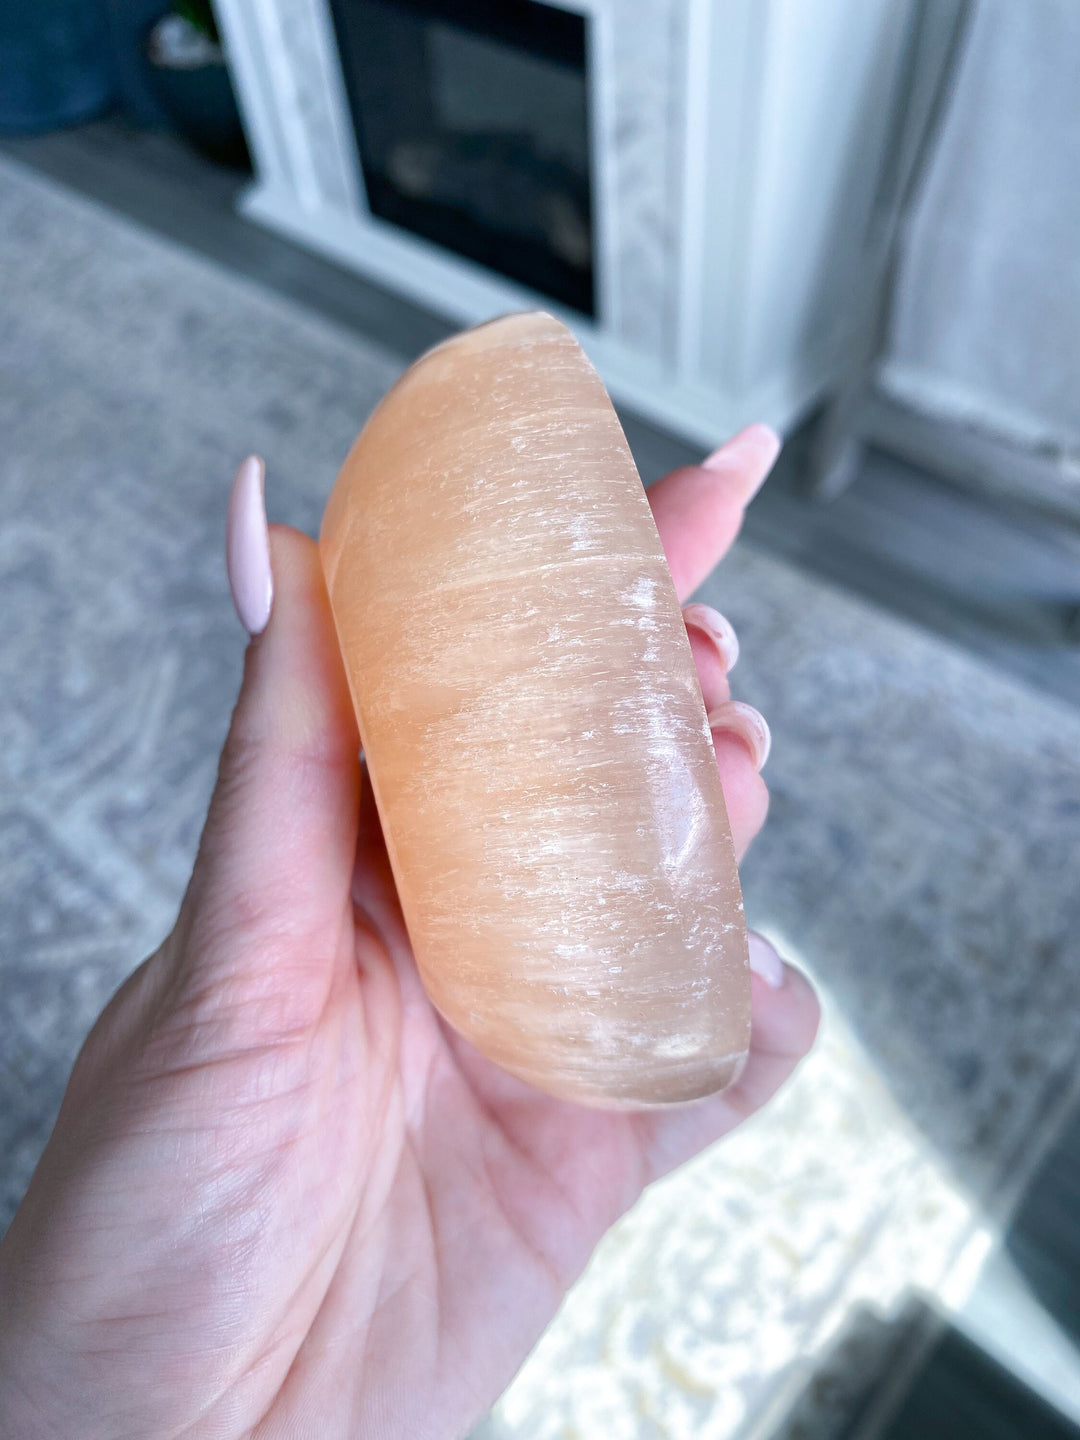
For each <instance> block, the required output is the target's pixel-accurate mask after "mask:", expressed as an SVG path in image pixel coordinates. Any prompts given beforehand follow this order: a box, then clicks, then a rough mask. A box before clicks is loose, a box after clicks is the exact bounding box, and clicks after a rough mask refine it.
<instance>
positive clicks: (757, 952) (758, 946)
mask: <svg viewBox="0 0 1080 1440" xmlns="http://www.w3.org/2000/svg"><path fill="white" fill-rule="evenodd" d="M748 939H749V941H750V969H751V970H753V972H754V974H755V975H760V976H761V978H762V980H764V981H765V984H766V985H768V986H769V988H770V989H772V990H779V989H780V986H781V985H783V983H784V962H783V960H781V959H780V956H779V955H778V954H777V953H776V951H775V950H774V949H773V947H772V946H771V945H770V944H769V942H768V940H766V939H765V936H764V935H759V934H757V932H756V931H754V930H751V931H750V934H749V936H748Z"/></svg>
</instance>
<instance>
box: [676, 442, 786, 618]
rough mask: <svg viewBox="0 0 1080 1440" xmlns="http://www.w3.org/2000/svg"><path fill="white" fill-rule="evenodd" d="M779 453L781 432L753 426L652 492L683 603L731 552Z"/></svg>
mask: <svg viewBox="0 0 1080 1440" xmlns="http://www.w3.org/2000/svg"><path fill="white" fill-rule="evenodd" d="M779 453H780V438H779V436H778V435H777V434H776V433H775V431H773V430H770V429H769V427H768V426H767V425H748V426H747V427H746V429H745V430H740V431H739V433H738V434H737V435H734V436H732V438H731V439H730V440H729V441H728V442H727V444H726V445H722V446H721V447H720V449H719V450H716V451H714V452H713V454H712V455H710V456H709V457H708V458H707V459H705V460H703V461H702V462H701V464H700V465H684V466H683V467H682V468H681V469H679V470H673V471H672V472H671V474H670V475H665V476H664V478H663V479H662V480H658V481H657V482H656V484H655V485H654V486H652V488H651V489H650V490H649V492H648V497H649V504H650V505H651V506H652V512H653V519H654V520H655V521H656V528H657V530H659V532H660V541H661V544H662V545H663V547H664V553H665V555H666V556H667V562H668V565H669V566H670V567H671V578H672V579H673V580H674V581H675V589H676V591H677V592H678V595H679V603H680V604H682V602H683V601H684V600H685V599H686V598H687V596H688V595H692V594H693V592H694V591H695V590H696V589H697V587H698V586H699V585H700V584H701V582H702V581H703V580H704V579H705V578H706V576H708V575H709V573H710V572H711V571H712V570H713V568H714V566H716V564H717V563H718V562H719V561H720V560H722V559H723V557H724V556H725V555H726V554H727V552H728V550H729V549H730V548H731V544H732V541H733V540H734V539H735V536H736V535H737V534H738V533H739V528H740V526H741V525H742V519H743V512H744V511H745V510H746V507H747V505H749V503H750V501H751V500H752V499H753V498H754V496H755V495H756V494H757V492H758V490H760V488H761V486H762V485H763V484H764V482H765V477H766V476H767V475H768V473H769V471H770V470H771V469H772V467H773V464H774V463H775V461H776V457H777V455H779Z"/></svg>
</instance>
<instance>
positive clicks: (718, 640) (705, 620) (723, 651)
mask: <svg viewBox="0 0 1080 1440" xmlns="http://www.w3.org/2000/svg"><path fill="white" fill-rule="evenodd" d="M682 613H683V619H684V620H685V621H686V623H687V625H692V626H693V627H694V629H695V630H697V631H698V632H699V634H701V635H704V636H705V637H706V638H707V639H708V640H711V641H712V643H713V645H715V646H716V652H717V654H718V655H719V656H720V661H721V664H722V665H723V667H724V669H725V670H734V668H735V665H736V662H737V661H738V659H739V637H738V636H737V635H736V634H735V627H734V625H732V623H731V621H730V620H729V619H728V618H727V616H726V615H721V614H720V611H719V610H714V609H713V608H712V606H711V605H703V604H702V603H701V602H700V601H698V600H695V601H694V602H693V604H692V605H684V606H683V612H682Z"/></svg>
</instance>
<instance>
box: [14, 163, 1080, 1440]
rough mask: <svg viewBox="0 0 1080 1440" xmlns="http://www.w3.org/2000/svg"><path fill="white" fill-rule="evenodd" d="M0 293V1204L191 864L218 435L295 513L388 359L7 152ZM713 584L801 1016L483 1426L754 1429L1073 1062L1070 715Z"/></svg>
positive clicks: (760, 885)
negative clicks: (799, 1061)
mask: <svg viewBox="0 0 1080 1440" xmlns="http://www.w3.org/2000/svg"><path fill="white" fill-rule="evenodd" d="M0 290H2V296H0V432H2V433H3V435H4V445H3V447H2V449H0V613H2V615H3V618H4V625H3V627H2V628H0V877H2V881H0V967H2V973H0V1157H2V1158H0V1203H2V1206H3V1216H4V1219H5V1220H6V1218H7V1216H8V1215H9V1214H10V1212H11V1209H12V1207H13V1205H14V1204H15V1202H16V1201H17V1199H18V1196H19V1195H20V1194H21V1192H22V1189H23V1188H24V1186H25V1183H26V1180H27V1178H28V1175H29V1172H30V1169H31V1167H32V1165H33V1163H34V1159H35V1156H36V1155H37V1153H38V1151H39V1150H40V1147H41V1145H42V1143H43V1142H44V1138H45V1135H46V1134H47V1131H48V1127H49V1125H50V1124H51V1120H52V1117H53V1115H54V1113H55V1109H56V1106H57V1104H58V1101H59V1096H60V1093H61V1091H62V1087H63V1084H64V1079H65V1077H66V1073H67V1070H68V1068H69V1066H70V1063H71V1060H72V1058H73V1055H74V1053H75V1050H76V1048H77V1046H78V1044H79V1041H80V1039H81V1037H82V1036H83V1034H84V1033H85V1031H86V1029H87V1028H88V1026H89V1024H90V1022H91V1020H92V1018H93V1016H94V1014H95V1013H96V1011H97V1010H98V1008H99V1007H100V1005H101V1004H102V1003H103V1001H104V999H105V998H106V997H107V995H108V994H109V993H110V991H111V990H112V989H113V988H114V987H115V985H116V984H117V983H118V982H119V980H120V979H121V978H122V977H123V976H124V975H125V974H126V973H127V972H128V971H129V970H130V969H131V968H132V967H133V966H134V965H135V964H136V963H137V962H138V960H139V959H140V958H141V956H142V955H143V954H144V953H145V952H146V950H147V949H148V948H150V947H151V946H153V945H154V944H155V943H156V942H157V941H158V940H159V939H160V937H161V936H162V934H163V933H164V932H165V930H166V929H167V927H168V925H169V923H170V920H171V917H172V915H173V913H174V910H175V906H176V904H177V901H178V898H179V895H180V892H181V889H182V887H183V884H184V881H185V878H186V874H187V870H188V867H189V865H190V861H191V857H192V853H193V850H194V846H195V843H196V839H197V835H198V830H199V825H200V823H201V818H202V813H203V809H204V807H205V803H206V799H207V796H208V794H209V790H210V786H211V783H212V779H213V773H214V766H215V763H216V751H217V747H218V745H219V743H220V740H221V737H222V735H223V733H224V729H225V726H226V724H227V720H228V711H229V707H230V704H231V702H232V698H233V695H234V694H235V690H236V685H237V681H238V677H239V667H240V659H241V654H242V648H243V637H242V635H241V632H240V629H239V626H238V625H237V623H236V621H235V619H234V618H233V616H232V614H231V610H230V607H229V601H228V596H227V590H226V585H225V578H224V572H223V565H222V560H221V545H222V527H223V522H224V513H225V504H226V499H227V492H228V483H229V479H230V477H231V473H232V469H233V467H234V465H235V463H236V461H237V460H238V459H239V458H240V457H241V456H242V455H243V454H245V453H247V452H248V451H249V450H253V449H255V450H260V451H261V452H262V453H263V454H265V455H266V457H267V461H268V467H269V482H268V493H269V503H270V510H271V515H272V517H273V518H275V519H281V520H288V521H291V522H293V523H295V524H298V525H301V526H302V527H304V528H306V529H308V530H310V531H314V530H315V529H316V527H317V525H318V520H319V516H320V513H321V510H322V506H323V502H324V500H325V496H326V494H327V492H328V490H329V487H330V485H331V483H332V481H333V478H334V475H335V474H336V472H337V469H338V466H339V465H340V463H341V460H342V458H343V456H344V454H345V452H346V450H347V448H348V446H349V444H350V443H351V441H352V438H353V436H354V434H355V431H356V428H357V424H358V422H359V421H360V419H361V418H362V417H363V415H364V414H366V413H367V411H368V410H369V409H370V408H371V406H372V405H373V404H374V403H375V401H376V400H377V399H378V397H379V396H380V395H381V394H382V393H383V392H384V391H385V390H386V389H387V387H388V386H389V384H390V383H391V382H392V380H393V379H394V378H395V376H396V375H397V373H398V372H399V370H400V368H401V366H400V362H399V361H398V360H397V359H396V358H395V357H394V356H392V355H391V354H389V353H388V352H387V351H385V350H380V349H378V348H377V347H375V346H373V345H369V344H364V343H361V342H359V341H357V340H356V339H355V338H354V337H349V336H347V335H345V334H344V333H342V332H340V331H337V330H335V329H334V328H333V327H332V326H331V325H329V324H327V323H326V322H325V321H321V320H314V319H312V318H310V317H309V316H308V315H307V314H306V313H305V312H303V311H302V310H300V309H298V308H296V307H295V306H293V305H292V304H290V303H288V302H285V301H282V300H280V299H277V298H274V297H272V296H270V295H268V294H267V293H265V292H264V291H262V290H260V289H258V288H257V287H256V286H254V285H252V284H250V283H249V282H245V281H239V280H236V279H235V278H230V277H229V276H227V275H226V274H224V273H223V272H222V271H220V270H219V269H217V268H216V267H215V266H213V265H211V264H208V263H206V262H205V261H201V260H198V259H195V258H193V257H192V256H191V255H190V254H187V253H185V252H183V251H181V250H179V249H178V248H176V247H174V246H171V245H169V244H165V243H162V242H161V241H160V240H156V239H151V238H149V237H147V236H146V235H145V234H143V233H141V232H139V231H137V230H136V229H134V228H133V227H131V226H130V225H128V224H126V223H121V222H118V221H116V220H115V219H113V218H111V217H109V216H108V215H106V214H104V213H102V212H101V211H99V210H97V209H95V208H94V207H93V206H92V205H89V204H87V203H86V202H84V201H78V200H75V199H73V198H71V197H70V196H68V195H67V194H66V193H65V192H63V191H61V190H59V189H57V188H55V187H53V186H51V185H49V184H47V183H43V182H40V181H38V180H36V179H32V178H30V177H29V175H28V174H27V173H26V172H23V171H20V170H18V169H17V168H16V167H14V166H9V165H7V164H5V165H3V166H2V167H0ZM704 597H705V598H707V599H709V600H711V601H712V602H713V603H717V604H719V605H720V606H721V608H724V609H726V610H727V613H728V614H729V615H730V616H731V618H732V619H733V620H734V621H735V623H736V625H737V626H738V628H739V631H740V638H741V640H742V647H743V659H742V660H741V661H740V665H739V668H738V670H737V671H736V672H735V680H736V693H737V694H738V695H739V696H740V697H742V698H745V699H747V700H749V701H751V702H752V703H754V704H756V705H758V706H759V707H760V708H762V709H763V710H764V711H765V713H766V714H767V715H768V717H769V719H770V721H771V723H772V725H773V730H774V739H775V743H774V747H773V755H772V758H771V760H770V763H769V769H768V776H769V779H770V783H771V785H772V788H773V796H774V799H773V813H772V818H771V822H770V825H769V827H768V829H767V830H766V832H765V834H764V835H763V836H762V838H761V840H760V841H759V842H758V844H757V846H756V847H755V849H754V851H753V852H752V853H751V856H750V858H749V860H748V861H747V864H746V866H745V868H744V883H745V887H746V891H747V907H748V911H749V914H750V917H751V919H752V920H753V921H755V922H756V923H757V924H758V925H759V926H760V927H762V928H764V929H766V930H767V931H768V932H769V933H771V934H772V935H774V936H775V937H776V938H777V939H778V940H779V941H780V942H781V943H782V944H783V945H784V946H786V947H787V948H788V949H789V951H790V952H791V953H793V954H794V955H795V956H796V957H801V958H802V959H804V960H805V961H806V963H807V964H808V965H809V966H810V967H811V968H812V970H813V971H814V973H815V974H816V975H817V976H818V977H819V978H820V979H821V981H822V982H823V983H824V984H825V986H826V987H827V990H828V994H829V997H830V1006H829V1015H830V1019H829V1025H828V1027H827V1031H826V1039H825V1041H824V1043H823V1044H822V1046H821V1048H820V1050H819V1052H818V1054H817V1055H816V1056H815V1057H814V1059H813V1060H812V1061H811V1062H809V1063H808V1064H807V1066H806V1067H805V1068H804V1070H803V1072H802V1074H801V1076H800V1079H799V1080H798V1082H797V1083H796V1085H795V1086H793V1087H792V1088H791V1090H790V1091H789V1092H788V1094H787V1095H786V1096H785V1097H784V1098H783V1099H782V1100H781V1101H779V1102H778V1103H777V1104H776V1105H775V1106H774V1107H773V1109H772V1110H771V1111H770V1112H767V1113H766V1115H764V1116H763V1117H761V1118H760V1119H758V1120H756V1121H755V1122H754V1123H753V1124H752V1125H750V1126H749V1127H747V1129H746V1130H745V1132H744V1133H743V1134H742V1135H741V1136H739V1137H737V1138H735V1139H733V1140H732V1141H731V1142H730V1143H729V1144H727V1145H725V1146H721V1147H718V1148H717V1149H716V1150H715V1151H713V1152H711V1153H710V1154H709V1155H707V1156H705V1157H704V1158H703V1159H702V1160H701V1161H699V1162H698V1164H697V1165H696V1167H692V1168H691V1169H689V1170H688V1171H686V1172H684V1174H683V1175H681V1176H679V1177H677V1178H676V1179H675V1180H673V1181H671V1182H667V1184H666V1187H658V1188H657V1189H656V1190H655V1191H653V1192H652V1193H651V1194H650V1195H649V1196H647V1197H646V1199H645V1201H644V1203H643V1204H642V1205H641V1206H640V1207H638V1209H636V1210H635V1211H634V1212H633V1213H632V1215H631V1216H630V1217H629V1218H628V1220H627V1221H626V1222H625V1224H624V1225H623V1226H622V1227H621V1228H620V1229H619V1230H618V1231H616V1232H615V1234H614V1235H613V1236H612V1237H611V1239H610V1241H609V1242H606V1243H605V1246H604V1248H603V1249H602V1251H601V1253H600V1255H599V1256H598V1259H597V1262H596V1264H595V1265H594V1266H593V1268H592V1269H591V1271H590V1272H589V1274H588V1275H587V1276H586V1277H585V1280H584V1281H583V1283H582V1285H581V1287H580V1288H579V1290H578V1291H577V1292H575V1294H574V1295H573V1296H572V1297H571V1300H570V1301H569V1302H568V1305H567V1307H566V1309H565V1311H564V1313H563V1315H562V1316H561V1317H560V1318H559V1320H558V1321H557V1322H556V1324H555V1325H554V1326H553V1327H552V1330H551V1331H550V1332H549V1335H548V1336H547V1337H546V1338H545V1340H544V1342H542V1345H541V1347H540V1349H539V1350H538V1351H537V1354H536V1356H535V1357H534V1360H533V1361H532V1362H530V1367H529V1368H527V1369H526V1371H524V1372H523V1374H522V1377H521V1378H520V1380H519V1381H518V1382H517V1384H516V1386H515V1387H513V1388H512V1389H511V1391H510V1393H509V1394H508V1396H507V1397H506V1399H505V1401H504V1402H503V1406H502V1407H501V1408H500V1410H499V1411H497V1412H496V1414H495V1416H494V1417H493V1418H492V1420H491V1422H490V1424H489V1427H488V1428H489V1431H490V1432H491V1433H493V1434H498V1435H500V1436H502V1435H517V1434H521V1435H526V1434H528V1435H529V1436H530V1440H537V1437H540V1436H543V1435H544V1434H552V1435H557V1436H559V1437H570V1436H572V1435H574V1434H575V1432H576V1433H578V1434H588V1433H601V1432H600V1431H599V1430H598V1429H597V1425H599V1423H600V1422H599V1421H597V1422H596V1424H595V1425H594V1424H593V1422H592V1417H594V1416H597V1415H602V1416H603V1417H608V1418H605V1419H604V1422H603V1423H604V1426H605V1427H606V1428H604V1429H603V1431H602V1433H604V1434H605V1435H608V1436H611V1437H617V1436H619V1435H624V1434H625V1435H635V1436H639V1435H640V1436H652V1435H657V1436H659V1435H662V1434H664V1433H669V1434H679V1433H687V1429H686V1424H684V1423H683V1420H681V1419H680V1417H690V1416H692V1417H694V1423H695V1424H696V1425H697V1427H698V1428H697V1432H696V1433H698V1434H701V1435H707V1436H710V1437H734V1436H740V1437H743V1436H748V1435H750V1434H751V1433H752V1432H753V1433H754V1434H761V1433H763V1432H762V1431H761V1429H760V1426H762V1425H764V1424H765V1423H766V1417H767V1416H768V1415H769V1414H772V1415H773V1417H774V1418H777V1419H779V1416H780V1415H781V1414H782V1412H783V1410H784V1408H785V1407H786V1406H787V1404H788V1402H789V1400H792V1399H794V1398H795V1397H796V1396H797V1395H798V1394H799V1393H800V1391H801V1390H803V1388H804V1387H805V1386H806V1385H807V1384H809V1382H810V1381H811V1380H812V1379H813V1374H814V1368H815V1363H816V1362H815V1356H816V1355H818V1354H819V1353H822V1354H824V1353H826V1352H834V1353H835V1352H836V1351H838V1350H839V1349H842V1348H843V1346H844V1345H845V1344H847V1338H846V1337H847V1336H848V1332H849V1329H850V1325H851V1321H852V1317H854V1316H857V1315H858V1314H859V1313H860V1310H865V1311H867V1312H868V1313H870V1314H872V1315H874V1316H878V1315H880V1314H885V1315H888V1314H889V1313H891V1310H892V1309H894V1308H895V1307H896V1306H897V1305H898V1304H900V1303H901V1302H902V1297H903V1295H904V1293H905V1291H906V1288H907V1286H909V1285H910V1284H912V1283H915V1282H917V1283H919V1284H920V1285H922V1286H923V1287H925V1288H927V1289H929V1290H931V1291H935V1290H940V1288H941V1287H942V1285H943V1284H944V1282H945V1280H946V1278H950V1283H951V1291H950V1292H949V1293H951V1294H953V1295H954V1296H955V1295H956V1294H957V1293H958V1287H960V1286H961V1285H962V1282H963V1278H964V1271H963V1265H961V1269H960V1270H959V1271H957V1269H956V1264H957V1257H960V1259H961V1261H962V1262H963V1263H966V1264H970V1263H971V1257H972V1256H973V1255H974V1256H976V1257H977V1255H978V1253H979V1244H980V1240H979V1236H980V1228H979V1227H980V1223H981V1222H980V1218H979V1216H980V1211H981V1210H982V1208H983V1207H984V1206H987V1205H989V1206H991V1207H996V1206H997V1205H998V1204H1000V1203H1002V1201H1003V1200H1004V1199H1006V1198H1008V1197H1009V1195H1010V1194H1011V1192H1012V1190H1013V1189H1014V1187H1015V1185H1016V1184H1017V1183H1018V1181H1019V1179H1020V1178H1021V1177H1022V1173H1023V1170H1024V1167H1025V1165H1026V1164H1027V1163H1028V1162H1029V1161H1030V1160H1031V1158H1032V1156H1033V1148H1034V1147H1035V1146H1037V1145H1038V1143H1039V1142H1040V1139H1041V1137H1042V1136H1043V1134H1044V1133H1045V1131H1046V1127H1047V1126H1048V1125H1049V1124H1050V1123H1051V1122H1052V1119H1053V1117H1054V1114H1055V1112H1056V1108H1057V1107H1058V1105H1059V1104H1060V1103H1063V1102H1064V1100H1065V1099H1066V1097H1067V1095H1068V1094H1069V1093H1070V1091H1071V1087H1072V1084H1073V1076H1074V1072H1075V1058H1074V1057H1075V1055H1076V1053H1077V1047H1078V1042H1080V965H1078V964H1077V958H1078V942H1077V939H1076V937H1077V935H1078V934H1080V893H1078V887H1077V884H1076V875H1077V873H1078V869H1080V867H1078V863H1077V862H1078V859H1080V758H1078V757H1080V715H1078V713H1077V712H1076V711H1075V710H1074V709H1072V708H1070V707H1068V706H1066V705H1063V704H1059V703H1056V702H1054V701H1052V700H1048V699H1046V698H1045V697H1042V696H1040V695H1037V694H1036V693H1035V692H1034V691H1031V690H1029V689H1027V688H1026V687H1024V686H1023V685H1021V684H1018V683H1017V682H1016V681H1014V680H1011V679H1008V678H1006V677H1004V676H1002V675H1000V674H998V673H996V672H995V671H994V670H992V669H991V668H989V667H987V666H986V665H984V664H982V663H981V662H978V661H976V660H974V659H972V658H971V657H969V656H968V655H966V654H964V653H963V652H961V651H959V650H957V649H954V648H952V647H950V646H949V645H947V644H944V643H942V642H941V641H939V640H936V639H934V638H932V637H930V636H928V635H926V634H924V633H922V632H920V631H918V630H916V629H914V628H912V627H910V626H908V625H906V624H904V623H902V622H899V621H896V620H893V619H889V618H887V617H886V616H884V615H883V614H881V613H880V612H878V611H876V610H874V609H873V608H871V607H869V606H867V605H865V604H862V603H860V602H856V601H854V600H852V599H851V598H850V597H849V596H847V595H845V594H843V593H841V592H839V591H836V590H833V589H830V588H829V587H828V586H825V585H823V584H821V583H819V582H817V581H815V580H811V579H809V578H807V577H806V576H805V575H803V574H801V573H800V572H799V571H797V570H795V569H793V568H791V567H790V566H788V565H786V564H784V563H780V562H778V561H776V560H774V559H772V558H769V557H768V556H765V555H764V554H762V553H760V552H756V551H754V550H752V549H751V548H749V547H747V546H744V547H741V548H740V549H738V550H737V552H736V554H735V555H734V556H733V558H732V559H731V561H730V562H729V563H728V564H727V565H726V566H725V567H724V568H723V570H722V571H721V572H720V574H719V575H718V576H717V577H716V578H715V580H714V581H713V582H711V583H710V584H709V585H708V586H707V587H706V589H705V591H704ZM958 1277H959V1278H958ZM575 1337H577V1338H575ZM872 1348H873V1347H872V1346H871V1349H872ZM853 1353H854V1354H856V1355H858V1354H860V1353H862V1354H864V1355H865V1354H866V1353H867V1352H866V1351H865V1350H864V1351H862V1352H860V1351H859V1349H858V1346H857V1345H856V1346H855V1349H854V1352H853ZM833 1393H835V1392H833ZM829 1403H830V1402H829V1401H828V1398H827V1397H826V1399H825V1400H823V1401H822V1402H821V1405H820V1406H819V1408H818V1413H819V1414H820V1417H821V1423H820V1425H819V1427H818V1430H817V1433H818V1434H823V1433H827V1429H826V1428H825V1427H826V1426H827V1423H828V1422H829V1420H830V1416H832V1418H833V1419H835V1409H836V1407H835V1404H833V1409H832V1411H830V1409H829ZM537 1416H539V1417H541V1418H542V1420H543V1427H546V1428H543V1427H541V1425H540V1424H539V1423H534V1421H535V1419H536V1417H537ZM609 1421H610V1423H609ZM680 1426H682V1428H681V1429H680ZM691 1433H693V1432H691ZM804 1433H810V1432H809V1431H806V1432H804Z"/></svg>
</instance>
